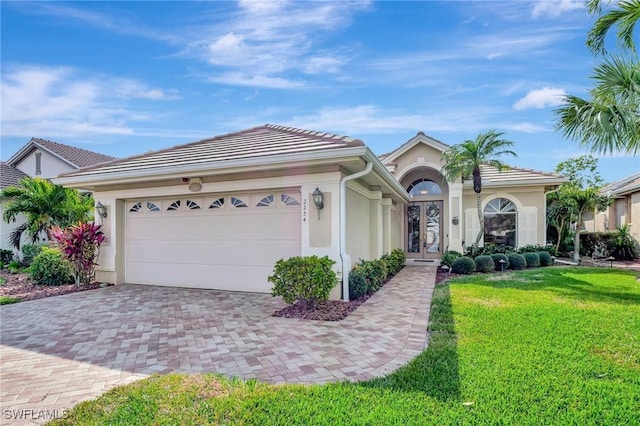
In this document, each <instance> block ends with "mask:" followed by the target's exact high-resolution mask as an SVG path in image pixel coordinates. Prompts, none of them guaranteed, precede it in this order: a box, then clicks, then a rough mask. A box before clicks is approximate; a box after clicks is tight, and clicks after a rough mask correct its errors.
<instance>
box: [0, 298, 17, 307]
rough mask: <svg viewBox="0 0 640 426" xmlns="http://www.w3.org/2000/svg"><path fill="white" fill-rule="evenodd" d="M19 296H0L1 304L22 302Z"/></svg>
mask: <svg viewBox="0 0 640 426" xmlns="http://www.w3.org/2000/svg"><path fill="white" fill-rule="evenodd" d="M20 300H21V299H20V298H19V297H8V296H0V305H10V304H11V303H18V302H20Z"/></svg>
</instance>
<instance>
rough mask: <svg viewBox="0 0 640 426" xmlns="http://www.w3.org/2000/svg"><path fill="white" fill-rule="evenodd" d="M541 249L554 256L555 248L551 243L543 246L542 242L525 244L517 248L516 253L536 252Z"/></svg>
mask: <svg viewBox="0 0 640 426" xmlns="http://www.w3.org/2000/svg"><path fill="white" fill-rule="evenodd" d="M541 251H546V252H548V253H549V254H550V255H551V256H556V248H555V246H554V245H552V244H547V245H546V246H543V245H542V244H527V245H526V246H522V247H519V248H518V253H520V254H524V253H538V252H541Z"/></svg>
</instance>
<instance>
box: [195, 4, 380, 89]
mask: <svg viewBox="0 0 640 426" xmlns="http://www.w3.org/2000/svg"><path fill="white" fill-rule="evenodd" d="M238 5H239V12H237V13H235V14H232V15H230V16H228V17H226V19H225V20H224V21H223V22H224V24H222V25H220V26H215V27H211V28H208V29H205V30H204V31H202V32H200V33H204V34H205V36H204V37H200V38H199V39H196V40H194V41H193V42H192V43H190V44H189V46H188V47H187V49H186V52H187V53H191V54H193V53H195V54H197V55H199V56H200V57H202V58H203V59H205V60H206V61H207V62H208V63H209V64H211V65H213V66H214V67H216V71H217V72H219V73H220V75H216V76H214V77H213V78H210V80H212V81H216V82H220V83H225V84H230V85H233V84H236V85H250V86H256V87H268V88H273V87H277V88H298V87H300V86H304V85H306V84H305V83H304V82H302V81H297V82H296V81H295V80H293V79H292V77H291V76H292V75H297V76H300V78H304V77H305V76H310V75H318V74H322V73H333V74H336V73H339V72H340V70H341V69H342V67H343V66H344V64H345V63H346V62H348V61H349V57H348V56H349V55H348V54H347V53H346V52H347V50H346V49H344V48H343V47H340V46H336V47H335V48H333V49H332V51H331V52H330V53H318V52H317V51H316V50H317V48H318V46H319V45H320V43H321V39H322V38H323V36H326V35H328V34H330V33H331V32H332V31H334V30H336V29H339V28H342V27H344V26H345V25H347V24H348V23H349V22H350V19H351V16H352V15H353V14H354V13H356V12H357V11H360V10H363V9H365V8H366V7H367V6H368V2H366V1H361V2H295V1H268V2H256V1H248V0H247V1H240V2H239V4H238ZM225 69H226V70H225ZM230 76H235V77H238V76H240V78H229V77H230ZM247 82H249V83H248V84H247ZM261 82H264V83H265V86H260V83H261ZM274 82H276V83H275V86H274ZM283 82H288V83H283Z"/></svg>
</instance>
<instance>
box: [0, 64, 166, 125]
mask: <svg viewBox="0 0 640 426" xmlns="http://www.w3.org/2000/svg"><path fill="white" fill-rule="evenodd" d="M175 96H177V93H175V92H165V91H163V90H161V89H157V88H150V87H147V86H146V85H144V84H142V83H139V82H136V81H133V80H129V79H119V78H110V77H108V76H97V77H96V76H88V75H83V73H82V72H80V71H79V70H76V69H73V68H70V67H37V66H24V67H20V68H15V69H11V70H9V71H6V70H5V71H4V72H3V74H2V95H1V101H2V133H3V135H4V136H24V135H32V136H41V137H48V136H51V137H53V136H85V137H86V136H89V135H129V134H133V133H134V129H133V128H132V127H131V126H130V123H131V122H135V121H146V120H149V119H150V115H149V114H148V113H144V112H139V111H136V110H135V109H134V108H133V107H132V105H131V104H132V102H134V100H135V99H143V100H159V99H171V98H174V97H175Z"/></svg>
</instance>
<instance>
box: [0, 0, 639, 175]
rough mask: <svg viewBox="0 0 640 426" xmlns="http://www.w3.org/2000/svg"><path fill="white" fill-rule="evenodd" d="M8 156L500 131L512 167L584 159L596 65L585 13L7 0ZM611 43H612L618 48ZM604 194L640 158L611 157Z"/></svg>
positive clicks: (397, 5)
mask: <svg viewBox="0 0 640 426" xmlns="http://www.w3.org/2000/svg"><path fill="white" fill-rule="evenodd" d="M0 8H1V14H2V22H1V24H2V46H1V47H2V61H1V65H2V93H1V97H2V99H1V100H2V129H1V130H2V159H3V160H6V159H8V158H9V157H10V156H11V155H12V154H13V153H14V152H15V151H16V150H17V149H19V148H20V147H21V146H22V145H24V144H25V143H26V142H27V141H28V140H29V139H30V138H31V137H32V136H34V137H41V138H46V139H51V140H55V141H58V142H62V143H67V144H71V145H75V146H79V147H83V148H87V149H91V150H95V151H98V152H102V153H105V154H110V155H114V156H119V157H123V156H128V155H133V154H139V153H141V152H145V151H149V150H155V149H160V148H164V147H168V146H173V145H177V144H182V143H187V142H191V141H194V140H198V139H201V138H205V137H209V136H215V135H218V134H222V133H227V132H232V131H237V130H242V129H246V128H249V127H253V126H257V125H261V124H265V123H273V124H282V125H290V126H295V127H301V128H304V129H311V130H321V131H329V132H335V133H339V134H344V135H349V136H352V137H356V138H359V139H362V140H363V141H364V142H365V143H366V144H367V145H369V146H370V147H371V148H372V150H373V151H374V152H376V153H378V154H383V153H385V152H388V151H391V150H393V149H395V148H396V147H397V146H399V145H401V144H402V143H404V142H406V141H407V140H408V139H409V138H411V137H412V136H414V135H415V134H416V133H417V132H418V131H424V132H425V133H426V134H427V135H429V136H432V137H434V138H436V139H438V140H440V141H442V142H444V143H447V144H449V145H453V144H456V143H459V142H462V141H463V140H465V139H473V138H475V136H476V135H477V134H478V133H480V132H484V131H487V130H490V129H496V130H498V131H502V132H505V133H506V135H505V137H506V138H508V139H510V140H512V141H514V142H515V144H516V145H515V150H516V152H518V154H519V157H518V158H517V159H509V160H508V162H509V163H511V164H512V165H515V166H521V167H527V168H533V169H538V170H545V171H551V170H553V168H554V167H555V166H556V165H557V163H558V162H560V161H562V160H565V159H567V158H568V157H571V156H576V155H580V154H583V153H586V151H585V150H584V148H581V147H579V146H578V144H576V143H573V142H570V141H568V140H565V139H563V138H562V136H561V135H560V134H559V133H557V132H555V131H554V130H553V121H554V116H553V109H554V107H555V106H556V105H557V103H558V102H559V96H561V95H562V94H575V95H580V96H585V95H586V91H587V90H588V89H589V87H590V81H589V75H590V74H591V71H592V68H593V66H594V65H595V64H596V63H597V62H598V58H595V57H593V56H592V55H591V54H590V53H589V52H588V51H587V49H586V47H585V44H584V40H585V35H586V32H587V30H588V29H589V28H590V26H591V24H592V22H593V20H594V18H593V17H592V16H589V15H588V14H587V12H586V10H585V9H584V7H583V2H582V1H574V0H561V1H506V2H503V1H476V2H462V1H449V2H435V1H415V2H396V1H394V2H391V1H389V2H368V1H355V2H308V1H305V2H302V1H299V2H286V1H270V2H264V3H261V2H255V1H240V2H211V1H201V2H193V3H191V2H7V1H3V2H2V3H0ZM610 42H611V43H613V42H614V40H610ZM599 170H600V172H601V174H602V176H603V177H604V179H605V181H613V180H616V179H619V178H622V177H624V176H627V175H629V174H631V173H634V172H636V171H638V170H640V158H638V157H636V158H631V157H625V156H623V155H609V156H605V157H602V158H600V160H599Z"/></svg>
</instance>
